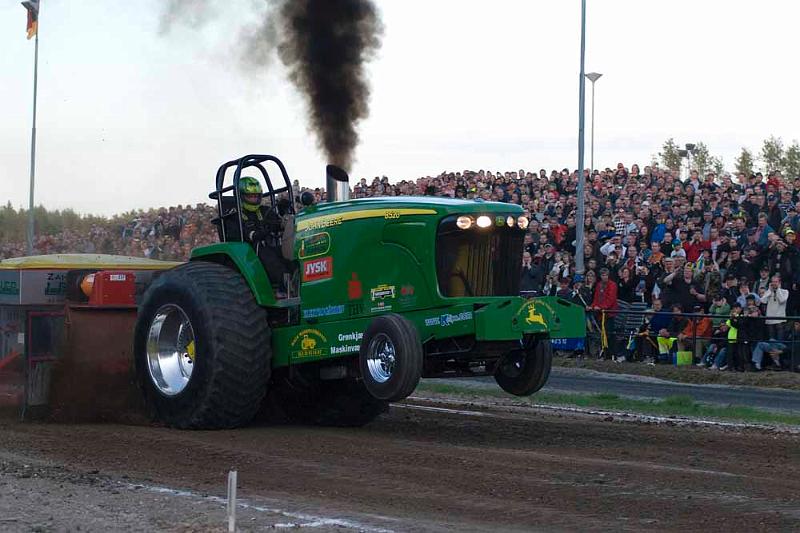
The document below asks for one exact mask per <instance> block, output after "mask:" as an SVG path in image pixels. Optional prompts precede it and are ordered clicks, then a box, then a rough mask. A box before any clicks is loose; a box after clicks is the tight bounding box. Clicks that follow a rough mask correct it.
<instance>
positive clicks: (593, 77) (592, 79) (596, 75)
mask: <svg viewBox="0 0 800 533" xmlns="http://www.w3.org/2000/svg"><path fill="white" fill-rule="evenodd" d="M600 76H602V74H600V73H599V72H590V73H588V74H587V75H586V77H587V78H589V81H590V82H592V155H591V158H590V161H591V172H594V82H596V81H597V80H599V79H600Z"/></svg>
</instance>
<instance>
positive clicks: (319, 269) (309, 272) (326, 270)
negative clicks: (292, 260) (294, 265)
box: [303, 256, 333, 282]
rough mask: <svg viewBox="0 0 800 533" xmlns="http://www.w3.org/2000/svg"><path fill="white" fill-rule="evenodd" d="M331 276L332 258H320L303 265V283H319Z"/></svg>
mask: <svg viewBox="0 0 800 533" xmlns="http://www.w3.org/2000/svg"><path fill="white" fill-rule="evenodd" d="M332 276H333V257H331V256H327V257H320V258H319V259H312V260H311V261H306V262H304V263H303V281H304V282H306V281H319V280H321V279H329V278H331V277H332Z"/></svg>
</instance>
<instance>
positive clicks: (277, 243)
mask: <svg viewBox="0 0 800 533" xmlns="http://www.w3.org/2000/svg"><path fill="white" fill-rule="evenodd" d="M262 193H263V191H262V189H261V184H260V183H259V182H258V180H257V179H255V178H251V177H243V178H241V179H240V180H239V200H240V201H241V205H242V227H243V229H244V240H245V241H246V242H249V243H250V244H252V245H253V248H255V250H256V253H257V254H258V258H259V259H260V260H261V263H263V265H264V267H265V268H266V270H267V275H268V276H269V279H270V281H271V282H272V284H273V285H275V286H277V287H279V292H281V291H283V290H285V288H286V287H285V283H284V274H287V273H291V271H292V266H291V263H290V261H287V260H286V259H284V257H283V255H282V253H281V235H282V234H283V219H282V217H281V215H283V214H284V213H283V212H282V211H286V207H285V206H283V205H281V202H280V201H279V202H278V206H277V208H278V212H276V210H275V209H271V208H269V207H266V206H262V205H261V199H262V198H263V194H262ZM282 208H283V209H282Z"/></svg>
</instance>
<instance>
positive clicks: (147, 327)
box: [134, 262, 271, 429]
mask: <svg viewBox="0 0 800 533" xmlns="http://www.w3.org/2000/svg"><path fill="white" fill-rule="evenodd" d="M134 359H135V365H136V375H137V380H138V382H139V386H140V388H141V389H142V392H143V394H144V399H145V402H146V404H147V406H148V407H149V408H150V411H151V412H152V414H153V415H154V417H155V418H156V419H157V420H159V421H161V422H163V423H165V424H167V425H169V426H171V427H176V428H186V429H189V428H191V429H221V428H233V427H238V426H242V425H244V424H247V423H248V422H250V420H251V419H252V418H253V416H254V415H255V414H256V412H257V410H258V408H259V405H260V404H261V400H262V399H263V397H264V394H265V392H266V385H267V381H268V380H269V374H270V359H271V351H270V330H269V326H268V325H267V315H266V311H265V310H264V309H263V308H261V307H259V306H258V304H257V303H256V301H255V298H254V297H253V294H252V292H251V291H250V288H249V287H248V285H247V283H246V282H245V280H244V279H243V278H242V276H241V275H240V274H239V273H238V272H236V271H234V270H232V269H230V268H228V267H225V266H222V265H218V264H215V263H209V262H193V263H188V264H185V265H181V266H179V267H177V268H175V269H173V270H170V271H167V272H165V273H164V274H162V275H161V276H159V277H158V278H157V279H156V281H154V282H153V284H152V285H151V286H150V288H149V289H148V290H147V292H146V293H145V295H144V298H143V301H142V305H141V307H140V309H139V316H138V319H137V323H136V332H135V337H134Z"/></svg>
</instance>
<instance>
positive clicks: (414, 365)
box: [358, 313, 422, 402]
mask: <svg viewBox="0 0 800 533" xmlns="http://www.w3.org/2000/svg"><path fill="white" fill-rule="evenodd" d="M358 361H359V369H360V370H361V377H362V379H363V382H364V387H366V389H367V391H369V393H370V394H371V395H372V396H374V397H375V398H377V399H379V400H386V401H389V402H396V401H398V400H402V399H403V398H405V397H407V396H408V395H409V394H411V393H412V392H414V389H416V388H417V384H418V383H419V379H420V377H421V376H422V343H421V342H420V340H419V332H418V331H417V328H416V327H414V324H412V323H411V322H409V321H408V320H407V319H405V318H403V317H402V316H400V315H396V314H394V313H390V314H387V315H382V316H379V317H377V318H375V320H373V321H372V322H371V323H370V325H369V326H368V327H367V331H366V332H365V333H364V338H363V339H362V341H361V350H360V352H359V357H358Z"/></svg>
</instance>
